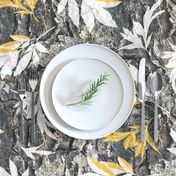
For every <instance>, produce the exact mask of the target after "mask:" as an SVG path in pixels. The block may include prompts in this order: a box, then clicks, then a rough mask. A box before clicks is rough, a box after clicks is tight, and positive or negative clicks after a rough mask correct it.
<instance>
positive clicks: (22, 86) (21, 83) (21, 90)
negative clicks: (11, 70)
mask: <svg viewBox="0 0 176 176" xmlns="http://www.w3.org/2000/svg"><path fill="white" fill-rule="evenodd" d="M25 92H26V81H25V78H24V76H23V75H22V76H21V77H20V78H19V80H18V94H19V97H20V99H21V118H20V140H21V143H22V144H24V141H25V136H24V125H25V124H24V116H23V99H24V97H25Z"/></svg>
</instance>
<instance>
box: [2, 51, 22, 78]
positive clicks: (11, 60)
mask: <svg viewBox="0 0 176 176" xmlns="http://www.w3.org/2000/svg"><path fill="white" fill-rule="evenodd" d="M18 56H19V52H15V53H9V57H8V59H7V60H6V62H5V63H4V65H3V67H2V69H1V78H2V79H4V78H5V76H6V75H9V76H11V75H12V70H13V69H14V68H15V67H16V65H17V61H18Z"/></svg>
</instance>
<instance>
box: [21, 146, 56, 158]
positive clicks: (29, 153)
mask: <svg viewBox="0 0 176 176" xmlns="http://www.w3.org/2000/svg"><path fill="white" fill-rule="evenodd" d="M42 145H43V144H41V145H40V146H38V147H30V148H24V147H22V146H21V145H20V147H21V149H22V150H23V151H24V152H25V154H26V155H27V156H28V157H29V158H31V159H33V160H35V157H34V155H33V154H39V155H46V156H47V155H51V154H53V153H54V152H51V151H45V150H38V149H39V148H40V147H42Z"/></svg>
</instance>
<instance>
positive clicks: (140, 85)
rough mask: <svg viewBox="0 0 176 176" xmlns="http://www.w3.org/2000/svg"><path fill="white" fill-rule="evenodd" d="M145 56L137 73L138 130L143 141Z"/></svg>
mask: <svg viewBox="0 0 176 176" xmlns="http://www.w3.org/2000/svg"><path fill="white" fill-rule="evenodd" d="M145 62H146V61H145V58H142V59H141V61H140V64H139V73H138V91H139V95H138V100H139V101H140V102H141V130H140V140H141V142H143V141H144V140H145V92H146V83H145Z"/></svg>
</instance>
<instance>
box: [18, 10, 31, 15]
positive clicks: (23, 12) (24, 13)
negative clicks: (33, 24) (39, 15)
mask: <svg viewBox="0 0 176 176" xmlns="http://www.w3.org/2000/svg"><path fill="white" fill-rule="evenodd" d="M15 13H18V14H22V15H29V14H32V12H30V11H24V10H19V11H17V12H15Z"/></svg>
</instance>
